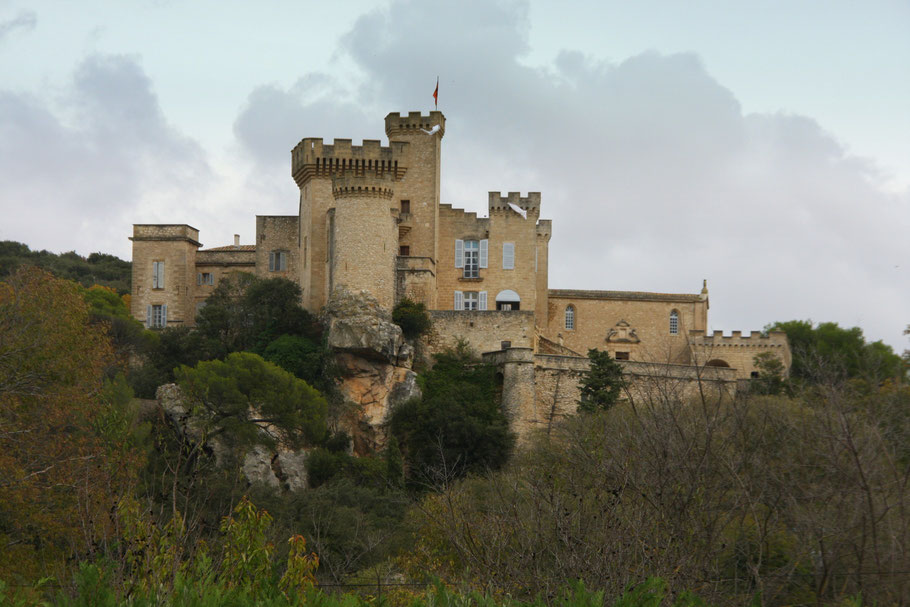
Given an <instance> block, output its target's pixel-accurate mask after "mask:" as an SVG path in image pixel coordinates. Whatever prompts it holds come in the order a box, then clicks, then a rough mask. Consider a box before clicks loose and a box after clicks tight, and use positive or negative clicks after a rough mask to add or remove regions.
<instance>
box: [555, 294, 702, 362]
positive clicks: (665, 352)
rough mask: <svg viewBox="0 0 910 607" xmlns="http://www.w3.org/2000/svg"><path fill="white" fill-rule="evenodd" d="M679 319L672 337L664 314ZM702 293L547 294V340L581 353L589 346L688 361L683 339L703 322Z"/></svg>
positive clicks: (642, 358) (613, 352)
mask: <svg viewBox="0 0 910 607" xmlns="http://www.w3.org/2000/svg"><path fill="white" fill-rule="evenodd" d="M569 306H572V307H573V308H574V311H575V314H574V315H575V327H574V329H567V328H566V308H568V307H569ZM674 310H675V311H676V312H677V313H678V315H679V317H678V318H679V323H678V327H677V333H676V334H675V335H673V334H671V333H670V314H671V312H673V311H674ZM707 310H708V297H707V293H704V294H698V295H689V294H672V293H640V292H630V291H574V290H573V291H568V290H550V292H549V304H548V311H547V323H546V327H545V328H544V329H543V330H542V334H543V335H544V336H545V337H547V338H548V339H550V340H552V341H554V342H556V343H558V344H561V345H563V346H565V347H567V348H570V349H572V350H574V351H576V352H579V353H581V354H586V353H587V351H588V350H589V349H591V348H597V349H599V350H606V351H608V352H610V355H611V356H613V357H614V358H615V357H616V353H617V352H624V353H627V354H628V357H629V360H632V361H636V360H637V361H644V362H661V363H683V364H684V363H688V362H690V354H689V344H688V341H687V338H686V335H687V334H688V332H689V331H691V330H698V329H701V330H703V329H704V327H705V324H706V322H707Z"/></svg>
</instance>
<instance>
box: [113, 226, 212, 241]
mask: <svg viewBox="0 0 910 607" xmlns="http://www.w3.org/2000/svg"><path fill="white" fill-rule="evenodd" d="M130 240H132V241H133V242H136V241H140V242H141V241H153V240H183V241H186V242H189V243H190V244H192V245H195V246H197V247H201V246H202V245H201V244H200V243H199V230H197V229H196V228H194V227H193V226H190V225H187V224H185V223H180V224H169V223H137V224H133V235H132V236H131V237H130Z"/></svg>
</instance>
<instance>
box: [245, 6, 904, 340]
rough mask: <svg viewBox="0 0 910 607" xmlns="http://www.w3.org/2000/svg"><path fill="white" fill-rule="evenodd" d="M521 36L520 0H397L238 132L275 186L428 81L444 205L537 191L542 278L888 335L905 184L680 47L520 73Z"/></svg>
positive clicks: (263, 94) (896, 323)
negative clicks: (738, 89)
mask: <svg viewBox="0 0 910 607" xmlns="http://www.w3.org/2000/svg"><path fill="white" fill-rule="evenodd" d="M528 32H529V20H528V5H527V4H526V3H524V2H508V1H503V2H487V1H481V0H475V1H469V2H463V3H457V4H454V3H453V4H446V3H425V2H418V1H416V0H415V1H401V2H393V3H392V4H391V5H390V6H389V7H388V8H384V9H380V10H377V11H374V12H372V13H369V14H367V15H364V16H362V17H361V18H359V19H358V20H357V22H356V23H355V25H354V26H353V28H352V29H351V31H350V32H349V33H348V34H346V35H345V36H344V37H343V38H342V40H341V42H340V44H339V48H338V50H337V53H336V55H337V57H338V62H339V65H340V64H343V63H344V62H348V63H350V65H353V66H354V69H353V71H352V73H354V74H356V75H357V76H356V79H352V81H353V82H355V83H356V84H355V85H349V86H347V87H343V86H341V85H340V84H339V81H338V80H336V79H335V78H333V77H330V76H328V75H326V74H325V73H319V72H311V73H306V74H302V75H301V78H300V80H299V82H298V84H297V86H295V87H290V88H288V89H286V90H281V89H279V88H276V87H268V88H262V89H257V90H256V91H255V92H254V93H253V94H252V95H251V96H250V98H249V101H248V105H247V107H246V108H245V109H244V111H243V113H242V114H241V116H240V117H239V118H238V121H237V123H236V125H235V133H236V134H237V136H238V139H239V141H240V142H241V143H242V145H243V146H244V148H245V149H246V150H247V152H248V153H249V154H250V155H251V156H252V157H254V158H256V159H258V162H260V163H264V164H269V163H276V165H277V163H280V164H281V165H282V168H283V174H284V175H285V176H284V177H282V178H283V179H290V178H289V177H287V175H286V173H287V170H286V166H287V161H288V160H287V150H288V149H289V145H293V143H294V142H296V141H297V140H299V139H300V138H301V137H303V136H311V135H316V136H324V137H331V136H335V137H352V138H355V139H357V138H363V137H367V138H378V137H380V136H381V135H382V122H381V120H382V117H383V116H384V114H385V113H386V112H387V111H406V110H409V109H423V110H424V111H426V110H427V109H428V106H429V107H431V106H430V103H431V102H432V101H431V98H430V94H431V93H432V89H433V86H434V83H435V79H436V76H437V74H438V75H439V76H440V109H442V110H443V111H444V112H445V113H446V116H447V120H448V123H447V129H446V138H445V142H444V151H443V199H444V201H445V202H450V203H453V204H455V205H456V206H461V207H465V208H468V209H470V210H477V211H481V212H483V211H484V210H485V201H486V195H485V194H486V191H487V190H502V191H508V190H521V191H522V192H526V191H528V190H540V191H542V193H543V205H544V206H543V216H545V217H552V218H553V219H554V235H553V239H552V241H551V243H550V244H551V249H550V251H551V266H550V267H551V275H550V283H551V286H553V287H573V288H590V289H629V290H655V291H671V292H678V291H682V292H697V291H698V290H699V288H700V287H701V279H702V278H705V277H706V278H708V279H709V287H710V288H711V297H712V302H713V303H714V306H712V311H711V314H712V320H711V322H712V325H714V326H715V327H718V328H726V329H728V330H729V329H755V328H761V327H762V326H763V325H764V324H766V323H769V322H772V321H775V320H785V319H791V318H807V317H812V318H814V319H816V320H836V321H839V322H840V323H841V324H844V325H853V324H861V325H862V326H863V327H864V328H865V329H866V330H867V333H868V334H869V335H871V336H874V337H876V338H881V337H885V338H887V339H888V341H889V342H890V343H892V344H894V345H896V346H898V347H902V344H903V338H901V337H900V330H901V328H902V327H903V326H904V325H905V324H906V323H907V322H908V320H910V319H908V318H907V316H906V311H907V310H908V309H910V267H904V266H910V263H908V262H906V260H907V259H910V245H908V244H907V243H908V242H910V239H907V238H906V234H907V233H908V227H910V194H908V193H906V192H905V193H903V194H899V195H895V194H889V193H887V192H886V191H885V188H884V187H883V180H882V178H881V176H880V175H879V174H878V173H877V172H876V169H875V166H874V164H873V163H872V162H871V161H866V160H863V159H859V158H855V157H852V156H850V155H848V154H847V153H846V152H845V150H844V147H843V146H842V145H841V144H840V143H839V142H838V141H837V140H836V138H835V137H834V136H832V135H831V134H830V133H827V132H826V131H825V130H824V129H823V128H822V127H821V126H820V125H819V124H817V123H816V122H815V121H814V120H812V119H811V118H809V117H805V116H798V115H789V114H785V113H770V114H743V111H742V108H741V106H740V104H739V102H738V101H737V99H736V97H735V94H734V92H732V91H730V90H728V89H727V88H725V87H724V86H723V85H722V84H721V83H719V82H717V81H716V80H715V79H714V78H713V77H712V76H711V75H710V73H709V71H708V70H707V69H706V67H705V66H704V65H703V64H702V63H701V61H700V59H699V58H698V57H697V56H696V55H694V54H692V53H683V54H673V55H664V54H659V53H656V52H643V53H641V54H639V55H636V56H633V57H629V58H627V59H625V60H623V61H619V62H610V61H605V60H601V59H598V58H595V57H590V56H585V55H582V54H581V53H579V52H577V51H574V50H572V49H567V50H564V51H563V52H562V53H560V54H559V55H558V56H557V57H555V58H554V60H553V62H552V64H551V65H548V66H544V67H540V66H531V65H527V64H526V63H525V62H524V57H525V55H526V52H527V50H528ZM567 42H568V43H569V44H571V42H570V41H567ZM327 131H331V132H327ZM275 150H278V151H279V152H275ZM277 174H278V173H277V172H276V175H277ZM896 266H899V267H896Z"/></svg>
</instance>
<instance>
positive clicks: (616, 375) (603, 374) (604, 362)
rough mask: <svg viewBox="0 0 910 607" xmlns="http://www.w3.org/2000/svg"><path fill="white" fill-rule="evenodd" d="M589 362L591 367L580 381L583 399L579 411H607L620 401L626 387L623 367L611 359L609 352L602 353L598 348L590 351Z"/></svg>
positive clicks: (579, 403) (580, 401) (579, 402)
mask: <svg viewBox="0 0 910 607" xmlns="http://www.w3.org/2000/svg"><path fill="white" fill-rule="evenodd" d="M588 360H589V361H590V366H589V367H588V370H587V371H585V372H584V373H583V374H582V376H581V380H580V381H579V386H581V389H580V392H581V399H580V400H579V401H578V410H579V411H583V412H585V413H592V412H594V411H606V410H607V409H609V408H610V407H612V406H613V405H615V404H616V401H618V400H619V395H620V393H621V391H622V388H623V386H624V385H625V383H624V381H623V378H622V367H621V366H620V364H619V363H618V362H616V361H615V360H613V359H612V358H610V353H609V352H601V351H600V350H598V349H597V348H592V349H590V350H588Z"/></svg>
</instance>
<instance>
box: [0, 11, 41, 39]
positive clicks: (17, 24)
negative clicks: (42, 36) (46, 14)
mask: <svg viewBox="0 0 910 607" xmlns="http://www.w3.org/2000/svg"><path fill="white" fill-rule="evenodd" d="M37 23H38V16H37V15H36V14H35V12H34V11H23V12H21V13H19V15H17V16H16V17H14V18H12V19H9V20H6V21H0V42H3V39H4V38H6V37H7V36H9V35H10V33H12V32H13V31H15V30H17V29H23V30H33V29H35V25H37Z"/></svg>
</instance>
